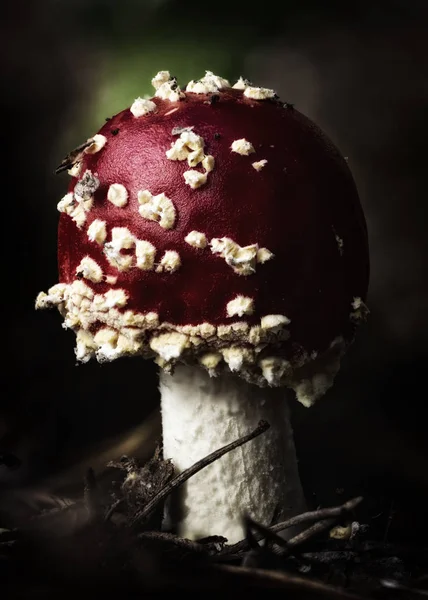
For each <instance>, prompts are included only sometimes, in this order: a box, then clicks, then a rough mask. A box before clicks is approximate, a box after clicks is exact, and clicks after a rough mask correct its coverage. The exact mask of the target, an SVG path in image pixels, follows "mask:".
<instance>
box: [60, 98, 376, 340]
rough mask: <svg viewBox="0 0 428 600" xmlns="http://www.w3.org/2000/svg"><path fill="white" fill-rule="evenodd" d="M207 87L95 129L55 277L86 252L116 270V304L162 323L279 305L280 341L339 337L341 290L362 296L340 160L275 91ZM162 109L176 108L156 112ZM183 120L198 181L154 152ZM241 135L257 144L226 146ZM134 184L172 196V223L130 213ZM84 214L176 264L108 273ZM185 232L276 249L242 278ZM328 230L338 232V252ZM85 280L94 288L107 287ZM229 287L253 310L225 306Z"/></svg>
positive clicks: (345, 322) (364, 273)
mask: <svg viewBox="0 0 428 600" xmlns="http://www.w3.org/2000/svg"><path fill="white" fill-rule="evenodd" d="M219 95H220V98H219V100H218V101H217V102H215V103H210V102H209V95H196V94H192V93H186V98H185V99H183V100H181V101H180V102H176V103H171V102H169V101H168V100H160V99H158V98H155V99H154V102H155V103H156V104H157V106H158V111H157V112H156V113H150V114H148V115H145V116H143V117H139V118H135V117H134V116H133V115H132V113H131V112H130V111H129V109H127V110H124V111H123V112H121V113H119V114H118V115H116V116H115V117H113V118H112V119H111V120H109V121H108V122H107V123H106V124H105V125H104V126H103V127H102V129H101V130H100V132H99V133H101V134H102V135H104V136H106V138H107V144H106V145H105V147H104V148H103V149H102V150H101V151H100V152H98V153H96V154H93V155H86V156H85V158H84V168H83V171H82V173H83V172H84V170H85V169H90V170H91V171H92V173H94V174H96V176H97V177H98V178H99V180H100V187H99V189H98V190H97V192H96V194H95V202H94V206H93V208H92V209H91V211H90V212H89V213H88V218H87V221H86V223H85V225H84V226H83V227H82V228H81V229H78V227H77V226H76V224H75V223H74V222H73V221H72V219H71V218H70V217H69V216H68V215H66V214H61V217H60V222H59V236H58V257H59V272H60V281H61V282H65V283H71V282H72V281H73V280H74V279H76V267H77V266H78V264H79V263H80V261H81V259H82V257H83V256H86V255H89V256H91V257H92V258H93V259H94V260H96V261H97V263H98V264H99V265H100V266H101V267H102V269H103V271H104V274H106V275H108V274H111V275H117V276H118V280H117V283H116V284H115V285H114V286H112V287H115V288H123V289H125V290H126V292H127V293H128V295H129V302H128V305H127V307H126V309H131V310H135V311H139V312H146V311H156V312H157V313H158V314H159V317H160V320H161V321H168V322H171V323H174V324H177V325H180V324H181V325H183V324H198V323H202V322H204V321H208V322H210V323H213V324H215V325H218V324H227V323H231V322H235V321H239V320H245V321H248V322H249V323H250V324H255V323H259V321H260V318H261V317H262V316H263V315H266V314H283V315H286V316H287V317H288V318H289V319H290V320H291V324H290V326H289V327H288V329H289V331H290V334H291V338H290V342H287V344H289V343H292V344H293V345H294V344H298V345H301V346H303V347H304V348H305V349H306V350H307V351H309V352H310V351H311V350H314V349H316V350H323V349H324V348H326V347H327V346H328V345H329V344H330V342H331V341H332V340H333V339H334V338H335V337H336V336H338V335H343V336H344V337H345V338H346V339H351V338H352V335H353V328H354V325H353V323H352V322H351V321H350V319H349V314H350V312H351V311H352V308H351V302H352V300H353V298H354V297H361V298H362V299H365V296H366V292H367V286H368V277H369V258H368V244H367V232H366V225H365V220H364V215H363V212H362V209H361V205H360V202H359V198H358V194H357V191H356V187H355V184H354V181H353V178H352V176H351V173H350V171H349V168H348V166H347V164H346V161H345V160H344V159H343V157H342V156H341V155H340V153H339V152H338V150H337V149H336V148H335V147H334V146H333V144H332V143H331V142H330V141H329V140H328V139H327V138H326V136H325V135H324V134H323V133H322V132H321V131H320V129H319V128H318V127H317V126H316V125H315V124H314V123H313V122H311V121H310V120H309V119H307V118H306V117H305V116H303V115H302V114H301V113H299V112H298V111H297V110H294V109H292V108H286V107H284V106H283V105H282V104H281V103H280V102H279V101H276V100H265V101H255V100H251V99H248V98H246V97H245V96H244V95H243V93H242V91H239V90H234V89H227V90H225V91H221V92H220V93H219ZM174 108H177V109H178V110H176V111H175V112H172V113H171V114H169V115H168V114H166V113H168V112H169V111H172V109H174ZM186 126H193V127H194V132H195V133H197V134H199V135H201V136H202V137H203V138H204V140H205V153H206V154H212V155H213V156H214V158H215V167H214V170H213V171H212V172H211V173H210V174H209V175H208V182H207V184H206V185H204V186H202V187H200V188H198V189H196V190H193V189H191V188H190V187H189V186H188V185H186V184H185V182H184V178H183V172H184V171H186V170H188V169H189V167H188V165H187V162H186V161H172V160H168V159H167V158H166V155H165V152H166V151H167V150H168V149H169V148H170V146H171V143H172V142H174V141H175V140H176V139H177V136H174V135H172V129H173V128H174V127H186ZM240 138H245V139H247V140H248V141H250V142H251V143H252V144H253V146H254V148H255V153H253V154H251V155H249V156H241V155H239V154H237V153H235V152H231V149H230V146H231V144H232V142H233V141H234V140H237V139H240ZM261 159H267V161H268V162H267V164H266V166H265V167H264V168H263V169H262V170H261V171H259V172H258V171H256V170H255V169H254V168H253V167H252V163H253V162H255V161H260V160H261ZM196 170H201V171H202V169H200V168H199V167H197V168H196ZM76 181H77V180H76V179H73V180H72V182H71V185H70V191H72V190H73V188H74V185H75V184H76ZM113 183H121V184H123V185H124V186H125V187H126V188H127V190H128V192H129V202H128V204H127V206H126V207H124V208H118V207H116V206H114V205H113V204H112V203H111V202H109V201H108V200H107V190H108V187H109V186H110V185H111V184H113ZM144 189H148V190H150V191H151V192H152V193H153V194H159V193H161V192H164V193H165V194H166V195H167V196H168V197H169V198H170V199H171V200H172V201H173V203H174V206H175V208H176V211H177V219H176V225H175V227H174V228H173V229H170V230H165V229H163V228H161V227H160V226H159V224H158V223H156V222H153V221H148V220H146V219H144V218H142V217H141V216H140V215H139V213H138V206H139V205H138V200H137V192H138V190H144ZM94 219H102V220H105V221H106V223H107V229H108V235H107V240H106V241H109V240H110V231H111V228H112V227H127V228H128V229H129V230H130V231H131V232H132V233H133V234H134V235H135V236H136V237H138V238H139V239H145V240H148V241H150V242H151V243H152V244H154V245H155V246H156V248H157V249H158V252H157V255H156V260H157V261H159V260H160V258H161V256H162V254H163V252H164V251H165V250H176V251H177V252H178V253H179V254H180V257H181V261H182V266H181V267H180V269H178V271H176V272H175V273H156V272H155V271H142V270H140V269H138V268H132V269H131V270H129V271H127V272H118V271H117V270H116V269H115V268H114V267H112V266H111V265H109V263H108V261H107V260H106V257H105V256H104V254H103V251H102V247H101V246H100V245H98V244H97V243H95V242H91V241H89V239H88V236H87V227H88V226H89V225H90V224H91V222H92V221H93V220H94ZM191 230H197V231H200V232H203V233H205V234H206V236H207V238H208V240H210V239H211V238H214V237H220V238H221V237H224V236H227V237H230V238H232V239H233V240H234V241H236V242H237V243H239V244H240V245H241V246H245V245H247V244H253V243H257V244H259V246H261V247H266V248H268V249H269V250H271V251H272V252H273V253H274V255H275V257H274V258H273V259H272V260H270V261H269V262H266V263H265V264H258V265H257V269H256V273H255V274H253V275H250V276H240V275H237V274H236V273H235V272H234V271H233V269H232V268H231V267H230V266H228V265H227V264H226V262H225V260H224V259H223V258H221V257H219V256H218V255H215V254H213V253H212V252H211V250H210V248H209V246H208V247H207V248H205V249H204V250H201V249H197V248H193V247H191V246H190V245H189V244H187V243H186V242H185V241H184V237H185V236H186V235H187V234H188V233H189V232H190V231H191ZM336 235H337V236H339V237H340V238H341V239H342V240H343V253H342V254H341V253H340V252H339V248H338V243H337V240H336V237H335V236H336ZM86 283H88V285H90V286H91V287H92V288H93V289H94V290H96V291H97V292H105V291H107V289H108V288H109V287H110V286H109V285H108V284H107V283H105V282H102V283H98V284H94V283H91V282H86ZM237 294H243V295H245V296H249V297H251V298H253V299H254V304H255V309H256V310H255V312H254V314H253V315H252V316H247V315H245V316H244V317H242V318H239V317H233V318H229V317H228V316H227V313H226V304H227V303H228V302H229V301H230V300H232V299H233V298H234V297H235V296H236V295H237Z"/></svg>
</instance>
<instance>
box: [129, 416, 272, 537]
mask: <svg viewBox="0 0 428 600" xmlns="http://www.w3.org/2000/svg"><path fill="white" fill-rule="evenodd" d="M269 427H270V425H269V423H267V422H266V421H260V422H259V424H258V426H257V427H256V429H254V431H252V432H251V433H249V434H247V435H244V436H243V437H241V438H239V439H237V440H235V441H234V442H231V443H230V444H227V445H226V446H223V448H219V449H218V450H215V451H214V452H212V453H211V454H209V455H208V456H206V457H205V458H203V459H202V460H199V461H198V462H196V463H195V464H194V465H192V466H191V467H189V468H188V469H186V470H185V471H183V472H182V473H180V474H179V475H177V476H176V477H174V479H172V480H171V481H170V482H169V483H168V484H167V485H166V486H165V487H164V488H163V489H162V490H161V491H160V492H158V493H157V494H156V495H155V496H153V498H152V499H151V500H150V501H149V502H147V504H146V505H145V506H144V507H143V508H142V509H141V510H139V511H138V512H137V513H136V514H135V515H134V516H133V517H132V519H130V522H129V526H130V527H139V526H140V525H142V524H143V523H144V521H145V519H146V518H147V517H148V516H149V515H150V513H151V512H152V511H153V510H154V509H155V508H156V506H157V505H158V504H159V503H160V502H162V501H163V500H164V499H165V498H166V497H167V496H169V494H171V492H172V491H173V490H175V489H176V488H178V487H179V486H180V485H181V484H183V483H184V482H185V481H187V480H188V479H190V477H192V476H193V475H195V474H196V473H197V472H198V471H201V470H202V469H204V468H205V467H207V466H208V465H210V464H211V463H213V462H214V461H216V460H218V459H219V458H221V457H222V456H223V455H224V454H227V453H228V452H231V451H232V450H235V448H238V447H239V446H242V445H243V444H246V443H247V442H249V441H251V440H252V439H254V438H255V437H257V436H259V435H261V434H262V433H264V432H265V431H267V430H268V429H269Z"/></svg>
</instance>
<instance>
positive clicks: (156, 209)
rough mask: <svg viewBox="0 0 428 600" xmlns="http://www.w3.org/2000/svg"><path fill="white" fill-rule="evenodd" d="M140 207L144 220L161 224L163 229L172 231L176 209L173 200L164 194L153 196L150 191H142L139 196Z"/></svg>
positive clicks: (139, 210)
mask: <svg viewBox="0 0 428 600" xmlns="http://www.w3.org/2000/svg"><path fill="white" fill-rule="evenodd" d="M137 197H138V202H139V203H140V207H139V209H138V212H139V213H140V215H141V216H142V217H143V218H144V219H149V220H150V221H155V222H156V223H159V225H160V226H161V227H163V229H172V227H174V224H175V217H176V212H175V207H174V204H173V203H172V200H171V199H170V198H168V197H167V196H165V194H164V193H161V194H157V196H153V195H152V193H151V192H150V191H149V190H141V191H139V192H138V194H137Z"/></svg>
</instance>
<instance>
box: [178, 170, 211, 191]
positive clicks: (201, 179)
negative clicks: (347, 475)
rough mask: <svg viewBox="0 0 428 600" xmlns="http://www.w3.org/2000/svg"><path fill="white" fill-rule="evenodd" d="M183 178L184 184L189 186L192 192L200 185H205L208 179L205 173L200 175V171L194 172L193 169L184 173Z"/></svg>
mask: <svg viewBox="0 0 428 600" xmlns="http://www.w3.org/2000/svg"><path fill="white" fill-rule="evenodd" d="M183 177H184V181H185V182H186V184H187V185H188V186H190V187H191V188H192V190H196V189H197V188H199V187H201V186H202V185H205V184H206V182H207V179H208V177H207V174H206V173H201V172H200V171H195V170H194V169H190V170H189V171H184V173H183Z"/></svg>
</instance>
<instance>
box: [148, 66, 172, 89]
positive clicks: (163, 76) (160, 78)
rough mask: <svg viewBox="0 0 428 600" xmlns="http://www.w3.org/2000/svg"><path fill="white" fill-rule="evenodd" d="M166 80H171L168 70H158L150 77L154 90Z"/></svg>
mask: <svg viewBox="0 0 428 600" xmlns="http://www.w3.org/2000/svg"><path fill="white" fill-rule="evenodd" d="M167 81H171V74H170V72H169V71H159V72H158V73H156V75H155V76H154V77H153V78H152V86H153V87H154V88H155V90H158V89H159V88H160V87H161V85H162V84H164V83H166V82H167Z"/></svg>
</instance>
